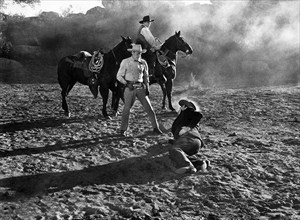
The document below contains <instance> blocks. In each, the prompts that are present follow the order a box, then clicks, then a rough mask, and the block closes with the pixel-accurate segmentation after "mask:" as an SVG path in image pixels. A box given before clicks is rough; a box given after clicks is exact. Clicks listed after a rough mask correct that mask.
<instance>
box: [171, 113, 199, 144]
mask: <svg viewBox="0 0 300 220" xmlns="http://www.w3.org/2000/svg"><path fill="white" fill-rule="evenodd" d="M202 117H203V115H202V113H201V112H198V111H194V110H192V109H190V108H188V109H186V110H184V111H181V112H180V114H179V115H178V116H177V118H176V119H175V121H174V122H173V124H172V128H171V131H172V134H173V136H174V139H175V140H176V139H178V137H179V132H180V130H181V129H182V127H190V128H191V129H192V135H193V136H194V137H196V138H199V139H201V137H200V134H199V132H198V123H199V122H200V120H201V118H202Z"/></svg>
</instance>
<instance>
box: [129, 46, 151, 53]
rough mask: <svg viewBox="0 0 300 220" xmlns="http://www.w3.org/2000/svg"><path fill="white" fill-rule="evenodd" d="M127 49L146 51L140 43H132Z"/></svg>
mask: <svg viewBox="0 0 300 220" xmlns="http://www.w3.org/2000/svg"><path fill="white" fill-rule="evenodd" d="M127 50H128V51H136V52H140V53H146V51H147V50H146V49H143V48H142V45H140V44H132V48H130V49H127Z"/></svg>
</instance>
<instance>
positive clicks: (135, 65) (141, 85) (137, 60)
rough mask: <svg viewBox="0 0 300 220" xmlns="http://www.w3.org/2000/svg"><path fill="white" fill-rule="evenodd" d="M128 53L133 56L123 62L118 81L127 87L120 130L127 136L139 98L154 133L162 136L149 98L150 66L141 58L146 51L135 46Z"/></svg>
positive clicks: (137, 45)
mask: <svg viewBox="0 0 300 220" xmlns="http://www.w3.org/2000/svg"><path fill="white" fill-rule="evenodd" d="M128 51H131V53H132V56H131V57H129V58H127V59H124V60H122V62H121V64H120V68H119V71H118V73H117V80H118V81H119V82H120V83H122V84H123V85H125V90H124V109H123V112H122V123H121V129H120V130H121V131H120V132H121V135H122V136H126V131H127V129H128V121H129V114H130V109H131V107H132V106H133V104H134V102H135V99H136V98H138V100H139V101H140V102H141V104H142V106H143V107H144V110H145V111H146V113H147V114H148V116H149V118H150V122H151V125H152V127H153V131H154V133H156V134H162V131H161V130H160V129H159V125H158V122H157V118H156V115H155V113H154V111H153V108H152V106H151V103H150V100H149V97H148V95H149V75H148V65H147V62H146V61H145V60H143V59H142V58H141V54H142V53H145V52H146V49H142V46H141V45H139V44H133V45H132V49H128Z"/></svg>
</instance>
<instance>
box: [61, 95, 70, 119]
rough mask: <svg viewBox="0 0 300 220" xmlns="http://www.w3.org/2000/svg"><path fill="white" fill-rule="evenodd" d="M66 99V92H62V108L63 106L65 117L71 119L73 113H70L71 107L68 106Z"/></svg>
mask: <svg viewBox="0 0 300 220" xmlns="http://www.w3.org/2000/svg"><path fill="white" fill-rule="evenodd" d="M66 97H67V95H66V90H62V91H61V99H62V104H61V106H62V109H63V110H64V114H65V116H67V117H70V116H71V113H70V112H69V106H68V103H67V99H66Z"/></svg>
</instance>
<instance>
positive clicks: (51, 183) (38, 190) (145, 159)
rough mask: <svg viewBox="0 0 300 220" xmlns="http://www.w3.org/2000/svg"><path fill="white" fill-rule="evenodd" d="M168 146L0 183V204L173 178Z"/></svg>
mask: <svg viewBox="0 0 300 220" xmlns="http://www.w3.org/2000/svg"><path fill="white" fill-rule="evenodd" d="M167 151H168V145H167V144H165V145H164V144H163V145H162V144H158V145H155V146H152V147H150V148H149V149H148V154H147V155H144V156H140V157H132V158H128V159H125V160H121V161H117V162H112V163H108V164H103V165H99V166H94V167H88V168H85V169H82V170H75V171H67V172H56V173H43V174H36V175H30V176H29V175H24V176H18V177H10V178H5V179H1V180H0V201H1V200H2V201H8V200H15V199H20V198H23V197H31V196H34V195H37V194H47V193H50V192H57V191H61V190H65V189H72V188H73V187H75V186H81V187H85V186H88V185H94V184H96V185H101V184H111V185H114V184H117V183H129V184H146V183H148V182H153V181H155V182H164V181H167V180H170V179H174V178H176V175H175V174H174V173H173V172H172V171H171V169H170V167H169V164H168V161H169V159H168V154H167Z"/></svg>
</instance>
